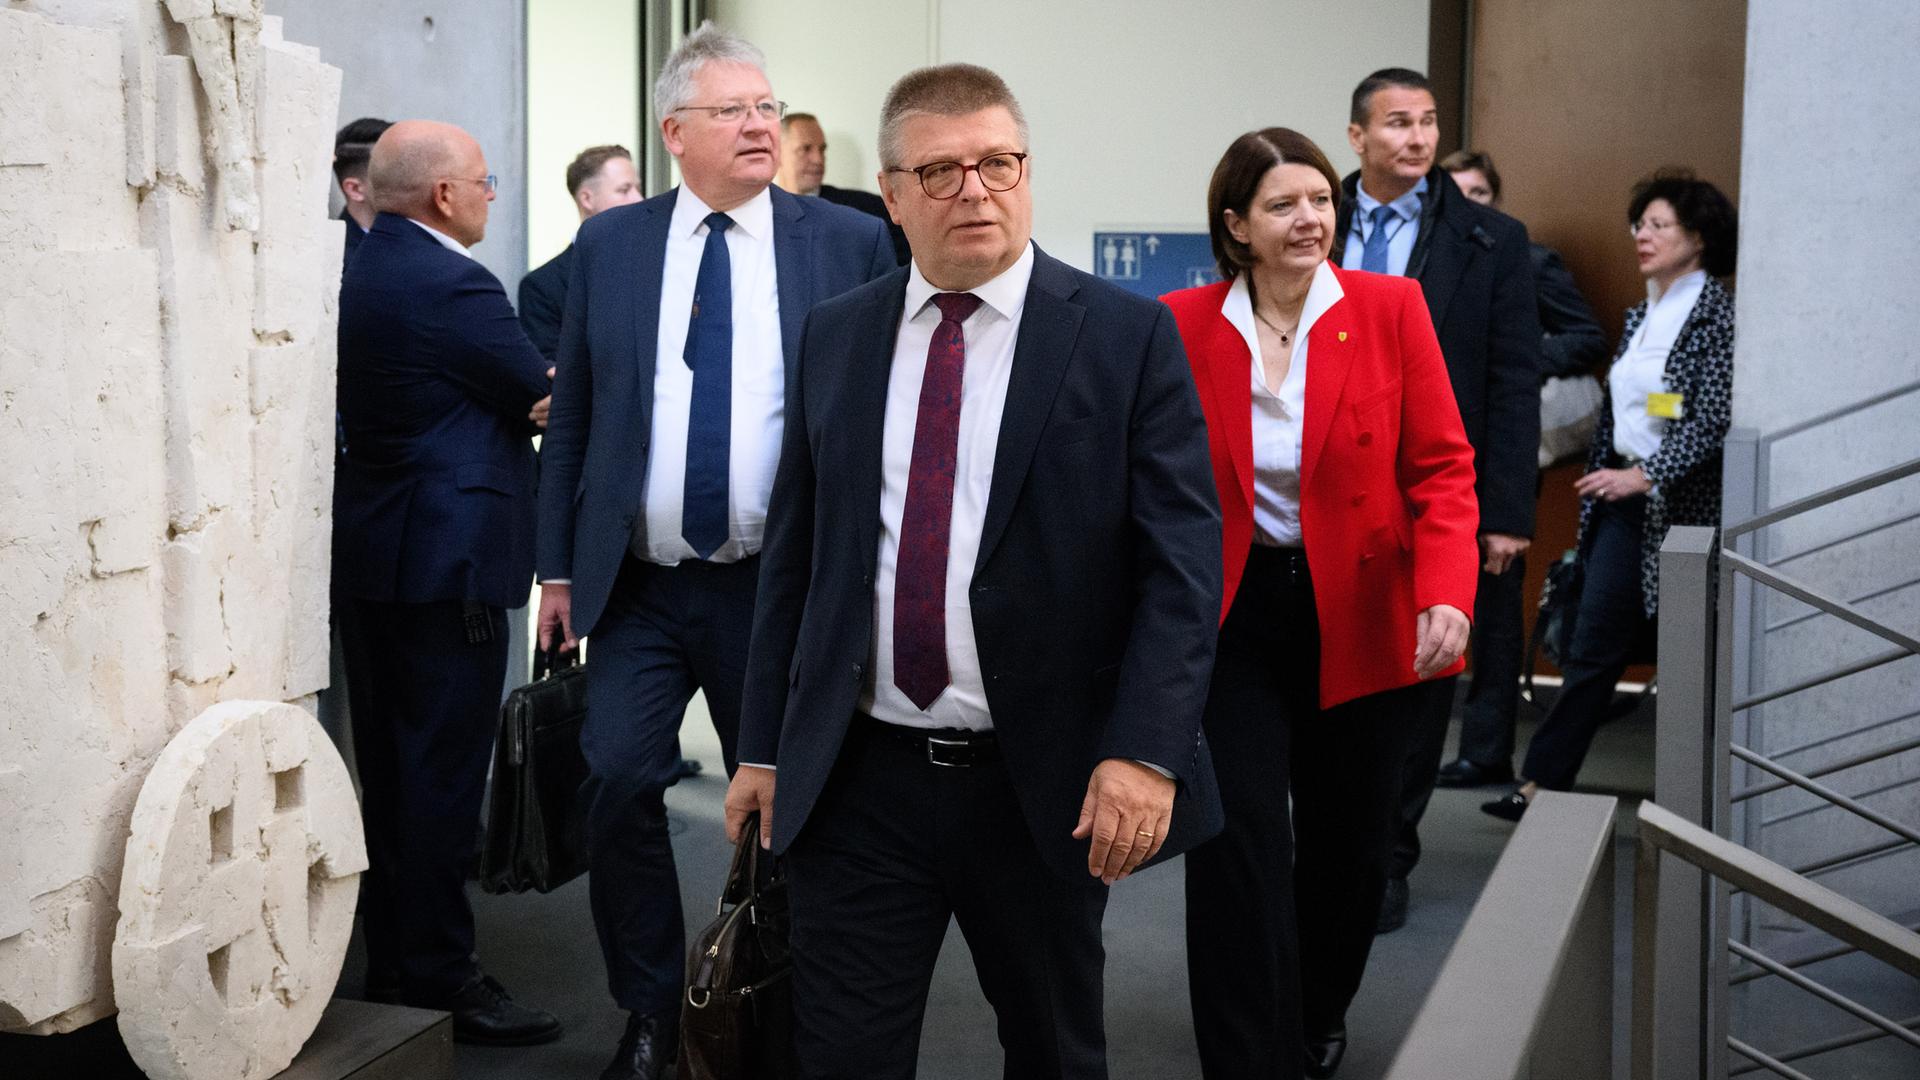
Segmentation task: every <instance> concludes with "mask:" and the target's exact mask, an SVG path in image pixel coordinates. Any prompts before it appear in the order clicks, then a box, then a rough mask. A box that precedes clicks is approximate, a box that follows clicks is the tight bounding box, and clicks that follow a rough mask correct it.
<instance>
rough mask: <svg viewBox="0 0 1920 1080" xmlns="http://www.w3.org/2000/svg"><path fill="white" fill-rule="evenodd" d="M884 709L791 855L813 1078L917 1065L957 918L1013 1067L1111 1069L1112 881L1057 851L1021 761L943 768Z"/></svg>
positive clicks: (899, 1075)
mask: <svg viewBox="0 0 1920 1080" xmlns="http://www.w3.org/2000/svg"><path fill="white" fill-rule="evenodd" d="M866 723H867V722H864V721H863V720H862V719H861V718H859V717H856V718H855V720H854V725H853V728H852V730H851V731H849V733H848V735H847V741H846V744H845V745H844V746H843V747H842V748H841V751H840V758H839V762H838V764H837V765H835V767H834V772H833V775H832V776H831V777H829V778H828V781H827V786H826V788H825V790H824V791H823V792H822V793H821V796H820V800H819V802H818V803H817V804H816V805H815V806H814V808H813V811H812V813H811V814H810V815H809V817H808V818H807V824H806V827H805V828H804V829H803V830H802V831H801V833H800V835H799V837H798V838H796V839H795V840H794V843H793V846H792V847H791V848H790V849H789V850H788V852H787V857H786V866H787V874H788V878H789V881H790V885H789V888H790V889H791V894H792V899H793V934H792V944H793V1008H794V1029H795V1038H794V1043H795V1052H796V1055H797V1059H798V1062H799V1066H800V1069H799V1071H800V1076H801V1077H802V1078H803V1080H905V1078H910V1077H912V1076H913V1075H914V1070H915V1066H916V1063H917V1058H918V1055H919V1048H920V1025H921V1020H922V1017H923V1015H924V1014H925V1012H926V1006H927V988H928V986H929V985H930V983H931V982H932V979H933V969H934V961H935V959H936V958H937V957H938V955H939V952H940V944H941V942H942V941H943V940H944V939H945V937H946V933H947V925H948V921H949V920H950V919H951V920H955V921H958V923H959V925H960V931H961V933H962V934H964V935H965V936H966V940H967V947H968V949H969V950H970V951H971V952H972V954H973V965H974V969H975V971H976V972H977V973H978V975H979V979H980V989H981V991H982V992H984V993H985V994H986V997H987V1001H988V1003H989V1004H991V1005H992V1006H993V1010H994V1014H995V1015H996V1017H997V1018H998V1033H999V1038H1000V1046H1001V1047H1002V1049H1003V1051H1004V1052H1005V1064H1004V1066H1003V1069H1002V1075H1003V1076H1004V1077H1006V1078H1007V1080H1054V1078H1062V1080H1064V1078H1073V1080H1101V1078H1104V1077H1105V1076H1106V1075H1107V1065H1106V1028H1105V1023H1104V1019H1103V1014H1102V1007H1103V1001H1102V994H1103V982H1102V977H1103V969H1104V967H1105V961H1106V953H1105V950H1104V948H1103V946H1102V945H1101V941H1100V922H1101V919H1102V917H1103V916H1104V915H1105V914H1106V906H1107V889H1106V886H1104V885H1102V884H1101V883H1100V881H1099V879H1098V878H1094V877H1092V876H1075V877H1073V878H1064V877H1061V876H1060V875H1059V874H1057V873H1055V872H1054V871H1053V870H1051V869H1049V868H1048V867H1047V866H1046V865H1045V864H1044V863H1043V862H1041V859H1040V854H1039V851H1038V849H1036V848H1035V846H1034V843H1033V836H1032V834H1031V833H1030V832H1029V831H1028V828H1027V822H1026V819H1025V818H1024V816H1023V815H1022V814H1021V811H1020V806H1019V803H1018V800H1017V797H1016V795H1015V793H1014V789H1013V783H1012V781H1011V779H1010V778H1009V777H1008V775H1007V770H1006V767H1005V765H1004V764H1003V763H1001V762H999V761H997V760H996V761H993V762H990V763H987V764H983V765H977V766H974V767H971V768H947V767H943V766H939V765H934V764H932V763H930V762H929V761H928V760H927V756H926V751H925V748H924V744H923V745H922V746H921V747H919V748H916V747H915V746H914V745H913V744H910V743H908V742H906V741H904V740H902V739H898V738H896V737H894V736H891V735H887V734H882V733H878V732H875V731H874V730H872V729H871V728H870V727H867V726H865V725H866ZM1072 827H1073V822H1071V821H1063V822H1061V823H1060V828H1061V829H1062V830H1067V829H1071V828H1072ZM991 1073H992V1070H991V1069H990V1068H987V1067H982V1068H979V1069H976V1070H973V1071H972V1073H971V1074H972V1075H979V1076H987V1075H991Z"/></svg>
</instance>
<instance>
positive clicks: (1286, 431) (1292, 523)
mask: <svg viewBox="0 0 1920 1080" xmlns="http://www.w3.org/2000/svg"><path fill="white" fill-rule="evenodd" d="M1345 295H1346V291H1345V290H1343V289H1341V288H1340V279H1339V278H1338V277H1336V276H1334V273H1333V270H1332V268H1331V267H1329V266H1328V265H1327V264H1326V263H1324V262H1323V263H1321V264H1320V266H1319V268H1318V269H1316V270H1315V271H1314V272H1313V284H1312V285H1311V286H1309V287H1308V289H1307V302H1306V305H1305V306H1304V307H1303V308H1302V309H1301V311H1300V326H1299V329H1298V330H1297V331H1296V332H1295V333H1294V337H1293V360H1292V362H1291V363H1290V364H1289V365H1288V367H1287V377H1286V379H1285V380H1283V381H1282V382H1281V383H1280V392H1279V393H1277V394H1276V393H1274V392H1273V391H1272V390H1270V389H1268V388H1267V380H1266V376H1265V374H1264V372H1263V370H1262V368H1261V357H1260V329H1259V325H1258V323H1257V322H1256V320H1255V319H1254V314H1253V294H1252V292H1251V291H1250V290H1249V289H1248V286H1247V275H1245V274H1242V275H1240V276H1239V277H1237V278H1235V279H1234V281H1233V285H1232V286H1231V287H1230V288H1228V289H1227V298H1226V299H1225V300H1224V301H1222V302H1221V304H1220V314H1221V315H1222V316H1223V317H1225V318H1226V320H1227V321H1228V322H1229V323H1232V324H1233V328H1234V329H1236V330H1238V331H1240V336H1241V337H1242V338H1245V339H1246V342H1247V351H1248V352H1249V353H1250V354H1252V357H1253V365H1252V369H1251V371H1250V372H1249V375H1248V377H1249V378H1250V379H1251V380H1252V386H1253V540H1254V543H1256V544H1263V545H1266V546H1268V547H1299V546H1300V438H1301V432H1302V426H1303V419H1304V417H1305V415H1306V399H1307V335H1308V333H1310V332H1311V331H1312V330H1313V324H1314V322H1315V321H1317V320H1318V319H1319V318H1320V316H1321V315H1323V314H1325V313H1326V311H1327V309H1328V308H1330V307H1332V306H1333V305H1334V304H1336V303H1338V302H1339V301H1340V298H1341V297H1343V296H1345Z"/></svg>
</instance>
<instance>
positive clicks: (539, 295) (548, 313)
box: [520, 144, 644, 364]
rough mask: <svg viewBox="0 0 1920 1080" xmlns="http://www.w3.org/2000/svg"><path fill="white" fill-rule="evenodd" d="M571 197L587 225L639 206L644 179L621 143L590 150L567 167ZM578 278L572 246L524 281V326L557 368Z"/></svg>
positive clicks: (521, 318)
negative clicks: (570, 280) (571, 283)
mask: <svg viewBox="0 0 1920 1080" xmlns="http://www.w3.org/2000/svg"><path fill="white" fill-rule="evenodd" d="M567 194H569V195H571V196H573V205H574V207H575V208H577V209H578V210H579V211H580V220H581V221H585V220H587V219H588V218H590V217H592V216H593V215H595V214H598V213H600V212H601V211H602V210H611V209H613V208H614V207H616V206H625V205H627V204H628V203H637V202H639V201H640V200H641V199H642V198H643V197H644V196H642V195H641V193H640V175H639V174H638V173H636V172H634V171H633V155H632V154H631V153H629V152H628V151H627V148H626V147H624V146H620V145H617V144H610V145H607V146H589V147H587V148H586V149H585V150H582V151H580V153H579V155H578V156H576V157H575V158H574V159H573V163H572V164H571V165H568V166H567ZM571 273H573V245H572V244H568V245H567V247H566V250H565V251H562V252H561V253H560V254H558V255H555V256H554V257H553V258H551V259H548V260H547V261H546V262H544V263H541V264H540V265H539V266H538V267H536V268H535V269H533V270H531V271H529V272H528V273H527V276H526V277H523V278H521V279H520V326H521V328H522V329H524V330H525V331H526V332H527V337H528V338H529V339H530V340H532V342H533V345H534V348H536V349H539V350H540V355H541V356H544V357H546V358H547V363H549V364H551V363H553V359H554V355H555V353H557V352H558V351H559V349H560V313H561V312H563V311H565V310H566V309H567V275H568V274H571Z"/></svg>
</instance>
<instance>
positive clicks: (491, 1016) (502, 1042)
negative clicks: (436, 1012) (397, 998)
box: [409, 974, 561, 1046]
mask: <svg viewBox="0 0 1920 1080" xmlns="http://www.w3.org/2000/svg"><path fill="white" fill-rule="evenodd" d="M409 1004H422V1005H425V1006H426V1007H427V1008H432V1009H445V1010H446V1011H448V1012H450V1013H452V1014H453V1041H454V1042H457V1043H466V1044H468V1045H470V1046H532V1045H534V1044H536V1043H545V1042H552V1041H553V1040H555V1039H557V1038H559V1037H560V1030H561V1029H560V1021H559V1020H558V1019H556V1018H555V1017H554V1015H553V1014H552V1013H545V1012H541V1011H540V1010H539V1009H529V1008H527V1007H526V1006H524V1005H519V1004H516V1003H515V1002H514V1000H513V998H511V997H509V996H508V995H507V990H506V987H504V986H501V985H500V984H499V983H498V982H496V981H494V978H493V976H491V975H479V974H476V975H474V976H473V977H472V978H471V979H468V980H467V984H466V985H465V986H462V987H461V988H460V989H459V990H457V991H455V992H454V994H453V996H452V997H450V998H446V999H444V1000H441V1001H433V1002H419V1003H411V1002H410V1003H409Z"/></svg>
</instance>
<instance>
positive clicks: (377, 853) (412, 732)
mask: <svg viewBox="0 0 1920 1080" xmlns="http://www.w3.org/2000/svg"><path fill="white" fill-rule="evenodd" d="M334 612H335V616H336V618H337V619H338V620H339V625H340V644H341V648H342V649H343V650H344V652H345V653H346V667H347V693H348V695H349V699H350V700H349V708H350V709H351V711H352V715H353V748H354V758H355V762H356V764H357V766H358V768H359V773H360V813H361V820H362V822H363V823H364V825H365V827H366V835H367V861H368V868H367V873H366V876H365V877H364V878H363V879H362V886H361V899H360V916H361V928H362V930H363V931H364V933H365V936H366V944H367V981H368V983H369V984H370V985H373V986H397V988H398V990H399V993H400V997H401V1000H403V1001H406V1002H408V1003H413V1004H422V1005H431V1004H436V1003H438V1002H440V1001H442V1000H444V999H445V998H446V997H447V996H449V995H451V994H452V993H453V992H454V991H456V990H458V989H459V988H460V986H461V984H462V983H464V982H465V981H466V980H467V979H468V977H470V976H471V975H472V974H473V973H474V971H475V969H476V964H475V960H474V955H473V951H474V942H473V908H472V907H471V906H470V905H469V904H468V901H467V889H466V884H467V871H468V869H469V868H470V867H471V866H472V865H473V860H474V855H475V852H474V833H475V829H476V826H477V824H478V823H479V821H480V801H481V797H482V794H483V792H484V790H485V787H486V780H487V761H488V757H489V755H490V754H491V753H492V750H493V736H494V732H495V730H497V728H498V726H499V723H500V690H501V686H502V684H503V683H504V682H505V681H506V676H507V623H506V617H505V613H504V612H503V611H502V610H501V609H499V608H487V609H485V618H486V620H487V622H488V625H489V626H490V627H491V640H489V641H486V642H483V643H480V644H472V643H469V642H468V640H467V632H466V621H465V618H464V612H463V608H462V605H461V604H460V603H458V602H446V603H437V604H392V603H381V602H377V601H372V600H357V599H351V598H336V600H335V607H334Z"/></svg>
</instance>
